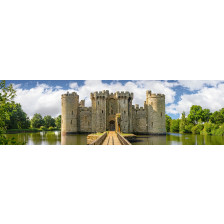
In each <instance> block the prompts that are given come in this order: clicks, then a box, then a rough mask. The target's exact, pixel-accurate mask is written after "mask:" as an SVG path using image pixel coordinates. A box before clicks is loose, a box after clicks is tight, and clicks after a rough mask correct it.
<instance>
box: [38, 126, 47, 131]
mask: <svg viewBox="0 0 224 224" xmlns="http://www.w3.org/2000/svg"><path fill="white" fill-rule="evenodd" d="M40 130H41V131H47V130H48V129H47V128H46V127H44V126H41V127H40Z"/></svg>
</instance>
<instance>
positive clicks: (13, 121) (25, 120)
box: [6, 102, 30, 129]
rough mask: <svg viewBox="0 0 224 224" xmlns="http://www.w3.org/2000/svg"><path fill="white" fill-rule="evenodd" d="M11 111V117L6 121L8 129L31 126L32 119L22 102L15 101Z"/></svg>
mask: <svg viewBox="0 0 224 224" xmlns="http://www.w3.org/2000/svg"><path fill="white" fill-rule="evenodd" d="M9 112H10V119H9V120H7V121H6V125H7V129H28V128H29V127H30V119H29V117H28V116H27V114H26V113H25V112H24V111H23V110H22V107H21V105H20V104H18V103H14V102H13V103H12V104H11V106H10V108H9Z"/></svg>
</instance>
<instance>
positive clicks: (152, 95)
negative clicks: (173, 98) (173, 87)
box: [146, 90, 165, 98]
mask: <svg viewBox="0 0 224 224" xmlns="http://www.w3.org/2000/svg"><path fill="white" fill-rule="evenodd" d="M146 97H147V98H148V97H152V98H160V97H165V95H164V94H161V93H158V94H156V93H152V91H149V90H147V91H146Z"/></svg>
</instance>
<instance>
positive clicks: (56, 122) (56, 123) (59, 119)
mask: <svg viewBox="0 0 224 224" xmlns="http://www.w3.org/2000/svg"><path fill="white" fill-rule="evenodd" d="M55 125H56V128H58V129H61V115H59V116H58V117H56V118H55Z"/></svg>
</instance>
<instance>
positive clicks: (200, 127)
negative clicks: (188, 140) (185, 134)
mask: <svg viewBox="0 0 224 224" xmlns="http://www.w3.org/2000/svg"><path fill="white" fill-rule="evenodd" d="M203 129H204V125H203V124H197V125H195V126H194V127H192V128H191V132H192V134H200V132H201V131H202V130H203Z"/></svg>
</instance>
